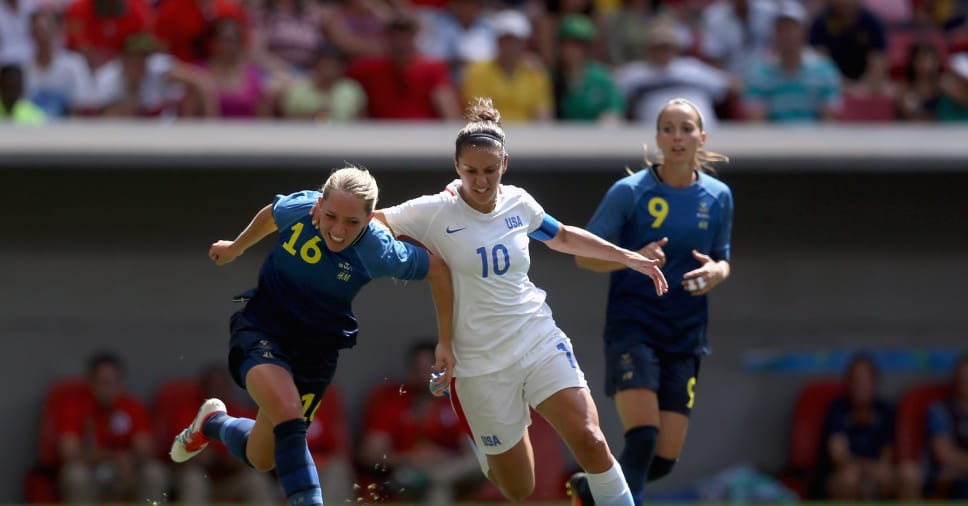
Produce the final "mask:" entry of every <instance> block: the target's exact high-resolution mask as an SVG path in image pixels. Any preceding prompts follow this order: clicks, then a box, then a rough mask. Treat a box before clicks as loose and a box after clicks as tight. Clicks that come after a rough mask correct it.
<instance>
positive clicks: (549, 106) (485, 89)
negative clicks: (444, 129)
mask: <svg viewBox="0 0 968 506" xmlns="http://www.w3.org/2000/svg"><path fill="white" fill-rule="evenodd" d="M491 25H492V28H493V30H494V34H495V36H496V37H497V57H496V58H495V59H494V60H492V61H485V62H478V63H474V64H471V65H470V66H469V67H468V68H467V71H466V73H465V74H464V80H463V85H462V88H461V91H462V93H463V96H464V100H465V101H470V100H473V99H475V98H476V97H490V98H491V100H492V101H493V103H494V107H496V108H497V109H500V111H501V116H502V117H503V118H504V121H505V122H508V123H511V122H534V121H549V120H551V119H552V117H553V114H554V94H553V91H552V88H551V78H550V76H549V75H548V70H547V69H546V68H545V67H544V65H543V64H542V63H541V60H540V59H539V58H538V57H537V56H536V55H534V54H533V53H530V52H529V51H528V41H529V40H530V38H531V22H530V21H529V20H528V18H527V17H526V16H525V15H524V14H522V13H521V12H518V11H516V10H505V11H501V12H498V13H497V14H495V15H494V17H493V18H492V20H491Z"/></svg>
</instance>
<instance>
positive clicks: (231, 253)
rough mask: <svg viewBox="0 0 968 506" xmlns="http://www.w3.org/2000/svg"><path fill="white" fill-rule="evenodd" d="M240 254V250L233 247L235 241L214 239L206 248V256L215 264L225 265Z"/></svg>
mask: <svg viewBox="0 0 968 506" xmlns="http://www.w3.org/2000/svg"><path fill="white" fill-rule="evenodd" d="M240 255H242V252H241V251H239V250H238V249H237V248H236V247H235V241H216V242H214V243H212V247H211V248H209V250H208V257H209V258H211V259H212V261H214V262H215V265H218V266H222V265H225V264H227V263H229V262H231V261H233V260H235V259H236V258H238V257H239V256H240Z"/></svg>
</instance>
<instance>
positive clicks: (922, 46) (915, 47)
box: [904, 40, 942, 83]
mask: <svg viewBox="0 0 968 506" xmlns="http://www.w3.org/2000/svg"><path fill="white" fill-rule="evenodd" d="M921 53H929V54H931V55H933V56H934V59H935V60H936V61H937V62H938V73H939V74H940V73H941V64H942V60H941V53H939V52H938V48H937V47H935V45H934V44H932V43H930V42H928V41H925V40H921V41H917V42H915V43H913V44H911V46H910V47H908V55H907V62H905V63H904V77H905V79H907V81H908V82H909V83H912V82H914V79H915V78H916V77H917V76H916V75H914V74H915V72H916V70H915V68H914V67H915V63H914V60H916V59H917V57H918V56H919V55H920V54H921Z"/></svg>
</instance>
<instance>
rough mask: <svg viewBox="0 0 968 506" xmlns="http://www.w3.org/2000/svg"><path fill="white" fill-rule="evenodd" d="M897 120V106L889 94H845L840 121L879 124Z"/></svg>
mask: <svg viewBox="0 0 968 506" xmlns="http://www.w3.org/2000/svg"><path fill="white" fill-rule="evenodd" d="M896 119H897V104H896V102H895V100H894V97H892V96H890V95H887V94H875V95H859V94H854V93H851V92H848V91H845V92H844V94H843V108H842V109H841V111H840V120H841V121H847V122H858V123H877V122H887V121H894V120H896Z"/></svg>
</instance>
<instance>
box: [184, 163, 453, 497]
mask: <svg viewBox="0 0 968 506" xmlns="http://www.w3.org/2000/svg"><path fill="white" fill-rule="evenodd" d="M377 193H378V189H377V185H376V181H375V180H374V179H373V177H372V176H371V175H370V173H369V172H367V171H366V170H363V169H359V168H356V167H347V168H344V169H340V170H337V171H335V172H334V173H333V174H332V175H331V176H330V177H329V179H327V181H326V183H325V184H324V185H323V187H322V188H321V190H320V191H318V192H317V191H303V192H298V193H294V194H292V195H288V196H283V195H279V196H277V197H276V199H275V201H274V202H273V203H272V204H270V205H268V206H266V207H264V208H263V209H262V210H260V211H259V212H258V214H256V216H255V218H253V220H252V222H251V223H249V225H248V226H247V227H246V228H245V229H244V230H243V231H242V233H241V234H239V236H238V237H237V238H236V239H235V240H234V241H218V242H216V243H214V244H212V247H211V249H210V251H209V257H211V259H212V260H213V261H215V263H216V264H218V265H224V264H227V263H229V262H231V261H233V260H234V259H235V258H236V257H238V256H239V255H241V254H242V253H243V252H244V251H245V250H246V249H248V248H249V247H250V246H252V245H254V244H255V243H257V242H258V241H259V240H261V239H262V238H264V237H266V236H267V235H269V234H270V233H272V232H274V231H276V230H278V231H279V240H278V242H277V243H276V246H275V248H273V250H272V252H271V253H269V256H268V258H266V260H265V263H263V265H262V270H261V271H260V273H259V283H258V286H257V287H256V288H255V289H254V290H252V291H250V292H248V293H246V294H245V295H243V296H242V297H241V298H242V299H243V300H245V301H247V303H246V305H245V307H244V308H243V309H241V310H240V311H238V312H236V313H235V314H233V315H232V318H231V323H230V329H231V339H230V341H229V346H230V350H229V369H230V371H231V373H232V375H233V378H234V379H235V381H236V382H237V383H238V384H239V385H240V386H242V387H243V388H245V389H246V390H247V391H248V392H249V395H251V396H252V399H253V400H254V401H255V402H256V404H257V405H258V406H259V412H258V414H257V416H256V419H255V420H251V419H248V418H233V417H231V416H229V415H228V414H227V413H226V410H225V405H224V404H223V403H222V401H220V400H218V399H208V400H206V401H205V402H204V403H203V404H202V406H201V408H199V411H198V414H197V415H196V417H195V420H194V421H193V422H192V424H191V425H190V426H189V427H187V428H186V429H185V430H184V431H182V433H181V434H179V435H178V436H176V437H175V440H174V442H173V443H172V447H171V458H172V460H174V461H175V462H184V461H186V460H188V459H190V458H192V457H194V456H195V455H196V454H198V453H199V452H200V451H202V450H203V449H204V448H205V447H206V446H207V445H208V443H209V442H210V441H212V440H216V441H221V442H222V443H223V444H225V445H226V447H227V448H228V450H229V452H230V453H232V455H234V456H236V457H238V458H239V459H242V460H243V461H245V462H246V463H248V464H249V465H251V466H253V467H254V468H256V469H259V470H263V471H268V470H271V469H273V468H274V467H275V468H276V473H277V474H278V475H279V481H280V483H281V485H282V488H283V490H284V491H285V493H286V497H287V498H288V501H289V504H290V505H292V506H321V505H322V504H323V499H322V493H321V490H320V486H319V477H318V475H317V473H316V466H315V465H314V464H313V460H312V456H311V455H310V452H309V448H308V447H307V444H306V429H307V426H308V423H309V422H310V421H311V420H312V418H313V414H314V412H315V411H316V408H317V407H318V406H319V402H320V400H321V399H322V397H323V393H324V392H325V390H326V387H327V386H328V385H329V383H330V381H331V380H332V378H333V375H334V374H335V372H336V362H337V358H338V355H339V350H341V349H343V348H349V347H352V346H353V345H354V344H355V343H356V335H357V332H358V327H357V322H356V318H355V317H354V316H353V312H352V310H351V307H350V306H351V303H352V301H353V298H354V297H355V296H356V294H357V293H359V291H360V289H361V288H362V287H363V286H364V285H365V284H367V283H368V282H370V281H371V280H373V279H375V278H379V277H392V278H397V279H425V278H426V279H427V280H428V281H429V282H430V284H431V291H432V293H433V298H434V304H435V307H436V310H437V325H438V332H439V333H440V338H441V339H443V340H450V335H451V332H452V329H453V325H452V314H453V287H452V285H451V278H450V270H449V269H448V268H447V266H446V264H445V263H444V262H443V261H442V260H441V259H440V258H439V257H435V256H433V255H430V254H429V253H427V251H426V250H424V249H422V248H419V247H415V246H413V245H410V244H407V243H404V242H400V241H397V240H396V239H394V238H393V236H392V235H391V234H390V232H389V231H388V230H387V229H386V227H384V226H382V225H380V224H378V222H374V221H371V218H372V217H373V209H374V207H375V206H376V201H377ZM314 204H318V207H319V217H320V227H319V230H317V229H316V228H315V227H314V226H313V223H312V221H311V220H312V218H311V216H310V215H309V210H310V209H311V208H312V207H313V205H314ZM435 367H436V368H439V369H443V368H449V369H453V364H452V363H445V362H442V361H438V363H437V364H435Z"/></svg>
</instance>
